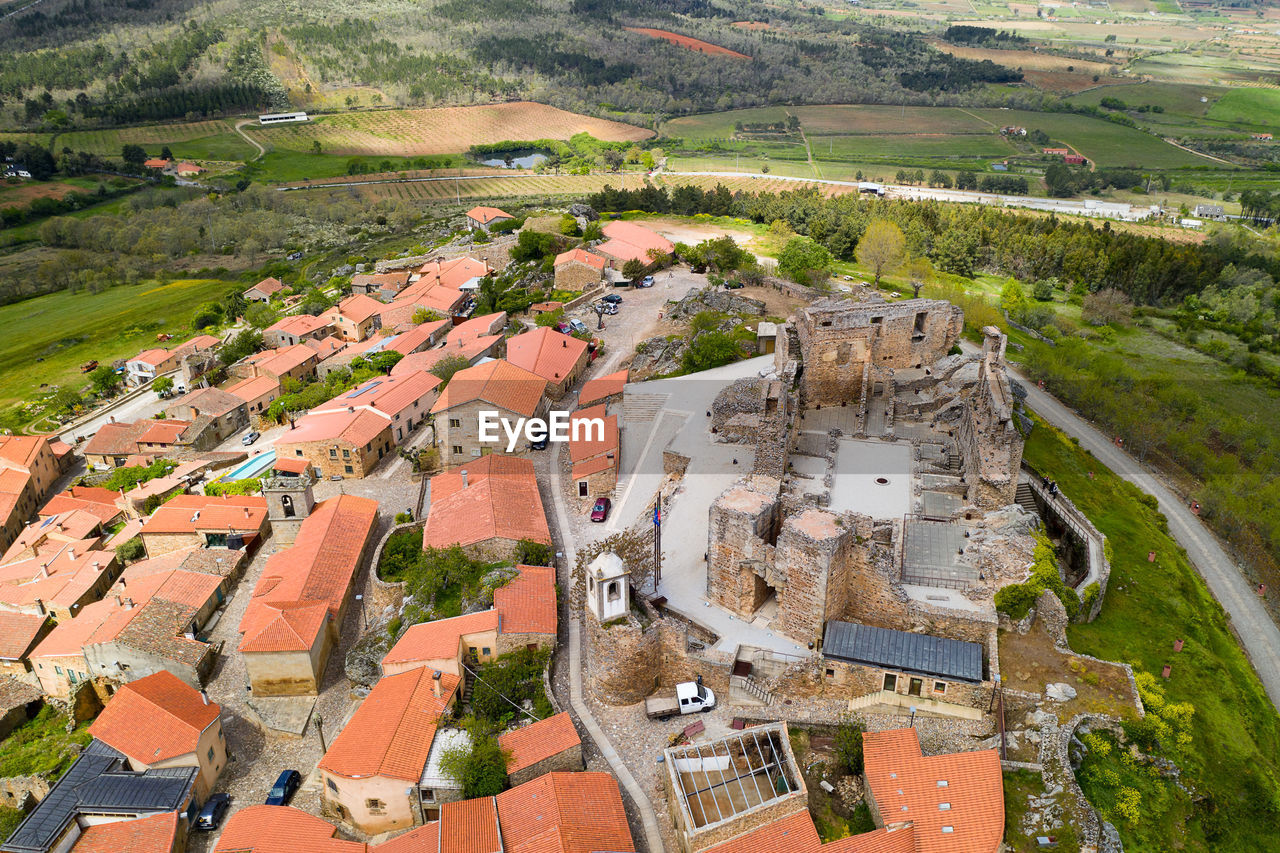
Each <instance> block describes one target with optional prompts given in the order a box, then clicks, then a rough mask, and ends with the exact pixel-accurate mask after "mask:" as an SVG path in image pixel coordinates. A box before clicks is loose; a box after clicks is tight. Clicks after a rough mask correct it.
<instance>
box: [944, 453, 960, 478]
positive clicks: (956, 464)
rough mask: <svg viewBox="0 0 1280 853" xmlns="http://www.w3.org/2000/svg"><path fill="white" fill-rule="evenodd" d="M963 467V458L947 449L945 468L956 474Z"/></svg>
mask: <svg viewBox="0 0 1280 853" xmlns="http://www.w3.org/2000/svg"><path fill="white" fill-rule="evenodd" d="M963 467H964V459H963V458H961V456H960V454H959V453H956V452H955V451H954V450H949V451H947V470H948V471H950V472H952V473H953V474H958V473H960V470H961V469H962V468H963Z"/></svg>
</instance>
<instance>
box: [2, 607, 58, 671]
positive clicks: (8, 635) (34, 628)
mask: <svg viewBox="0 0 1280 853" xmlns="http://www.w3.org/2000/svg"><path fill="white" fill-rule="evenodd" d="M47 621H49V617H48V616H38V615H35V614H31V613H15V612H13V611H12V610H0V659H4V660H20V659H22V658H25V657H26V656H27V652H28V651H30V650H31V646H32V645H33V644H34V643H35V641H36V637H37V636H39V634H40V630H41V629H42V628H44V623H45V622H47Z"/></svg>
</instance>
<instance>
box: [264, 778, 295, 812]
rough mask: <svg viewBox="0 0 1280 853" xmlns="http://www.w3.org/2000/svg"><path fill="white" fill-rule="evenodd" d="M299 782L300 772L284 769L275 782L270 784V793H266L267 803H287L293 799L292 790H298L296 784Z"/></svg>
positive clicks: (276, 804) (283, 804)
mask: <svg viewBox="0 0 1280 853" xmlns="http://www.w3.org/2000/svg"><path fill="white" fill-rule="evenodd" d="M301 784H302V774H301V773H299V772H298V771H297V770H286V771H284V772H283V773H281V774H280V778H279V779H276V783H275V784H274V785H272V786H271V793H270V794H268V795H267V805H269V806H287V805H289V800H291V799H293V794H294V792H295V791H297V790H298V786H299V785H301Z"/></svg>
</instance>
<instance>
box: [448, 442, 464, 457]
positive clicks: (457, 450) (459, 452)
mask: <svg viewBox="0 0 1280 853" xmlns="http://www.w3.org/2000/svg"><path fill="white" fill-rule="evenodd" d="M449 449H450V450H451V451H453V455H454V456H461V455H462V445H461V444H455V445H454V446H453V447H451V448H449Z"/></svg>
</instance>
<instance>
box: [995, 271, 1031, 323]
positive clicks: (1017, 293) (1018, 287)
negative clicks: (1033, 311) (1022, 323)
mask: <svg viewBox="0 0 1280 853" xmlns="http://www.w3.org/2000/svg"><path fill="white" fill-rule="evenodd" d="M1026 306H1027V292H1026V290H1025V289H1024V288H1023V287H1022V282H1020V281H1018V280H1017V279H1013V278H1011V279H1009V280H1008V281H1006V282H1005V283H1004V287H1002V288H1000V307H1001V308H1003V309H1004V311H1005V313H1007V314H1008V315H1009V316H1011V317H1012V316H1014V315H1017V314H1021V313H1022V311H1023V309H1025V308H1026Z"/></svg>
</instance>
